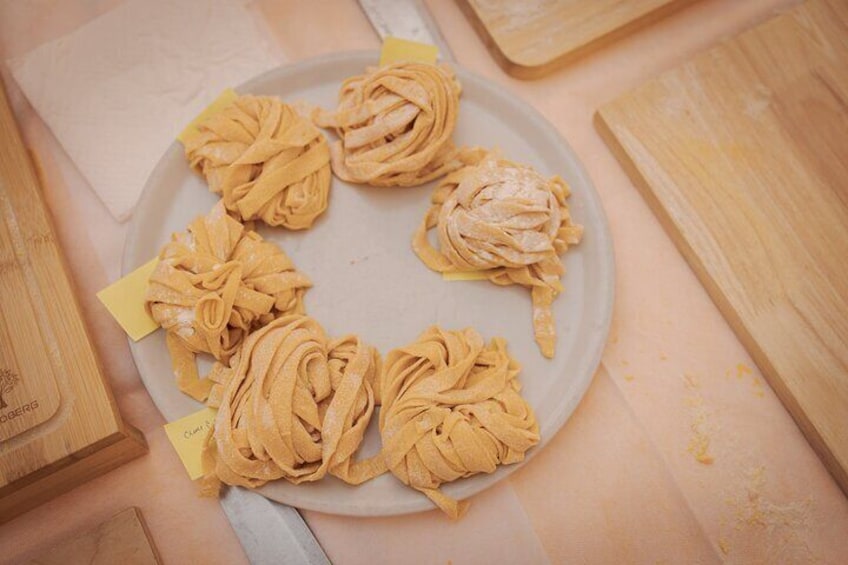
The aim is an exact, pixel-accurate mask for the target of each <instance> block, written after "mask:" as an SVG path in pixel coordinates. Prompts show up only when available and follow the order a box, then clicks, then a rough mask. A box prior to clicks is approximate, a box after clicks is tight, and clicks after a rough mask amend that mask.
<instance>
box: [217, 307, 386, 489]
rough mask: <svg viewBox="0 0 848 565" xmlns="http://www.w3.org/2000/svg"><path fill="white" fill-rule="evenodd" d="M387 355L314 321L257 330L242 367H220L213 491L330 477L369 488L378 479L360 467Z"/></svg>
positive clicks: (285, 321) (240, 359)
mask: <svg viewBox="0 0 848 565" xmlns="http://www.w3.org/2000/svg"><path fill="white" fill-rule="evenodd" d="M379 371H380V357H379V354H378V353H377V351H376V350H375V349H374V348H373V347H370V346H367V345H364V344H362V343H361V342H360V341H359V339H358V338H356V337H354V336H347V337H344V338H341V339H337V340H330V339H328V338H327V336H326V335H325V333H324V330H323V329H322V328H321V326H320V325H319V324H318V323H317V322H316V321H315V320H313V319H311V318H309V317H306V316H297V315H295V316H286V317H283V318H278V319H276V320H274V321H273V322H271V323H270V324H268V325H267V326H265V327H264V328H262V329H260V330H257V331H255V332H253V333H252V334H251V335H250V336H249V337H248V338H247V339H246V340H245V342H244V345H243V347H242V349H241V350H240V352H239V353H238V354H237V355H236V356H235V357H234V359H233V363H232V368H228V367H225V366H223V365H220V364H219V365H216V367H215V369H214V370H213V372H212V375H211V377H210V378H211V379H212V380H214V381H215V382H216V383H217V384H216V387H215V389H213V392H212V395H211V399H210V404H211V405H213V406H218V415H217V417H216V419H215V427H214V431H213V433H212V434H211V435H210V438H209V440H208V443H207V446H206V449H205V451H204V469H206V470H207V474H206V476H205V477H204V479H203V480H202V487H203V490H204V492H205V493H206V494H213V495H214V494H217V492H218V488H219V486H220V483H221V482H223V483H225V484H228V485H241V486H245V487H250V488H255V487H258V486H261V485H263V484H265V483H266V482H267V481H273V480H277V479H286V480H287V481H290V482H292V483H295V484H298V483H302V482H311V481H317V480H319V479H321V478H322V477H324V476H325V475H326V474H327V473H329V474H331V475H334V476H336V477H339V478H340V479H342V480H344V481H346V482H348V483H351V484H359V483H361V482H362V481H364V480H367V479H369V478H371V477H372V476H374V474H375V472H374V471H373V470H372V466H371V464H370V463H369V462H362V463H355V462H354V461H353V456H354V454H355V453H356V451H357V449H358V448H359V445H360V443H361V442H362V438H363V435H364V433H365V429H366V428H367V426H368V422H369V421H370V419H371V415H372V413H373V411H374V405H375V403H376V402H377V401H378V398H377V388H376V387H377V375H378V373H379Z"/></svg>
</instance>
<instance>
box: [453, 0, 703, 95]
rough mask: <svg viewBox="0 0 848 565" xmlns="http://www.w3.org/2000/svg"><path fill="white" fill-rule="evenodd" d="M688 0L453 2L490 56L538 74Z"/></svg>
mask: <svg viewBox="0 0 848 565" xmlns="http://www.w3.org/2000/svg"><path fill="white" fill-rule="evenodd" d="M691 1H692V0H528V1H523V2H516V1H513V0H457V2H458V4H459V6H460V8H461V9H462V11H463V12H464V13H465V15H466V16H467V17H468V19H469V20H470V21H471V23H472V25H473V26H474V28H475V29H476V30H477V33H478V34H479V35H480V37H481V38H482V39H483V41H484V42H485V43H486V46H487V47H488V48H489V51H490V52H491V53H492V55H493V56H494V58H495V60H497V61H498V63H499V64H500V65H501V67H503V69H504V70H506V71H507V72H508V73H509V74H511V75H513V76H516V77H518V78H527V79H532V78H538V77H540V76H543V75H545V74H547V73H549V72H551V71H553V70H555V69H557V68H558V67H560V66H561V65H564V64H567V63H568V62H570V61H572V60H574V59H576V58H577V57H581V56H583V55H586V54H587V53H589V52H591V51H593V50H595V49H598V48H600V47H603V46H604V45H606V44H608V43H610V42H611V41H614V40H616V39H618V38H620V37H622V36H624V35H627V34H629V33H632V32H633V31H635V30H637V29H638V28H640V27H642V26H645V25H647V24H649V23H651V22H652V21H654V20H656V19H658V18H661V17H663V16H665V15H667V14H669V13H671V12H672V11H673V10H675V9H677V8H679V7H681V6H683V5H685V4H687V3H689V2H691Z"/></svg>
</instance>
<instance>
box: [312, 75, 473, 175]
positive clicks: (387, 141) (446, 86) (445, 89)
mask: <svg viewBox="0 0 848 565" xmlns="http://www.w3.org/2000/svg"><path fill="white" fill-rule="evenodd" d="M460 91H461V89H460V86H459V82H457V80H456V77H455V76H454V74H453V71H451V70H450V69H449V68H448V67H446V66H438V65H431V64H427V63H417V62H400V63H394V64H391V65H386V66H383V67H379V68H374V69H369V70H368V71H367V72H366V73H365V74H363V75H360V76H355V77H351V78H349V79H347V80H346V81H345V82H344V83H343V84H342V87H341V90H340V92H339V103H338V107H337V108H336V110H335V111H331V112H328V111H324V110H315V111H314V112H313V116H312V118H313V121H314V122H315V123H316V124H317V125H319V126H320V127H325V128H334V129H335V130H336V132H337V133H338V135H339V138H340V139H339V140H338V141H337V142H335V143H333V144H332V145H331V147H330V152H331V155H332V166H333V172H335V174H336V175H337V176H338V177H339V178H341V179H342V180H346V181H350V182H356V183H364V184H370V185H374V186H416V185H419V184H423V183H425V182H429V181H430V180H432V179H435V178H437V177H440V176H442V175H444V174H445V173H447V172H449V171H451V170H453V169H456V168H457V167H460V166H461V165H462V159H463V158H464V155H465V151H462V152H461V151H460V150H458V149H457V148H456V146H455V145H454V143H453V141H452V140H451V136H452V135H453V131H454V128H455V127H456V117H457V112H458V110H459V95H460Z"/></svg>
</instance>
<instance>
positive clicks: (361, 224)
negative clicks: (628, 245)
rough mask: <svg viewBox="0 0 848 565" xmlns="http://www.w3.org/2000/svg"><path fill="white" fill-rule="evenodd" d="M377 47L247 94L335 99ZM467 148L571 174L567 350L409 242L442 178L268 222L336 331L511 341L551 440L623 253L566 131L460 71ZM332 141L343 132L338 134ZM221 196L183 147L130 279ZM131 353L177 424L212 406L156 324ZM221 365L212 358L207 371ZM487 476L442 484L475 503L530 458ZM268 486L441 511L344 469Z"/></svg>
mask: <svg viewBox="0 0 848 565" xmlns="http://www.w3.org/2000/svg"><path fill="white" fill-rule="evenodd" d="M377 58H378V55H377V53H376V52H357V53H348V54H343V55H335V56H331V57H322V58H318V59H313V60H310V61H306V62H304V63H300V64H297V65H292V66H286V67H282V68H278V69H275V70H272V71H270V72H268V73H265V74H263V75H262V76H260V77H257V78H255V79H253V80H251V81H249V82H247V83H245V84H244V85H242V86H240V87H238V88H237V90H238V91H239V92H241V93H253V94H265V95H274V96H279V97H280V98H282V99H283V100H286V101H288V102H294V101H297V100H305V101H308V102H311V103H314V104H319V105H321V106H322V107H325V108H332V107H334V106H335V102H336V96H337V93H338V88H339V85H340V84H341V82H342V81H343V80H344V79H346V78H348V77H350V76H353V75H357V74H361V73H362V72H363V71H364V70H365V68H366V67H367V66H370V65H373V64H374V63H375V62H376V61H377ZM456 72H457V76H458V78H459V80H460V82H461V84H462V89H463V94H462V98H461V103H460V112H459V122H458V125H457V128H456V133H455V136H454V138H455V140H456V142H457V143H458V144H467V145H482V146H487V147H493V146H495V147H498V148H500V149H501V150H502V152H503V155H504V156H506V157H508V158H509V159H512V160H514V161H517V162H520V163H528V164H530V165H532V166H534V167H536V168H537V169H538V170H539V171H540V172H542V173H543V174H545V175H553V174H559V175H561V176H562V177H563V178H564V179H565V180H566V181H567V182H568V184H569V185H570V187H571V189H572V196H571V198H570V200H569V203H570V207H571V210H572V215H573V216H574V218H575V220H576V221H577V222H578V223H581V224H583V225H584V226H585V236H584V238H583V241H582V242H581V243H580V245H578V246H576V247H574V248H572V249H571V250H569V251H568V252H567V253H566V254H565V256H564V257H563V260H564V262H565V266H566V269H567V272H566V274H565V276H564V278H563V284H564V285H565V288H566V290H565V292H564V293H562V294H561V295H560V296H559V297H558V298H557V299H556V301H555V302H554V315H555V318H556V328H557V345H556V357H555V358H554V359H553V360H547V359H545V358H544V357H542V355H541V354H540V353H539V350H538V348H537V347H536V344H535V342H534V341H533V328H532V323H531V306H530V293H529V292H528V291H527V290H526V289H524V288H520V287H517V286H515V287H507V288H504V287H498V286H495V285H493V284H491V283H489V282H486V281H473V282H470V281H461V282H448V281H444V280H442V278H441V277H440V276H439V275H438V274H437V273H434V272H432V271H430V270H429V269H427V267H425V266H424V264H423V263H422V262H421V261H419V260H418V258H417V257H416V256H415V254H414V253H413V252H412V249H411V245H410V242H411V239H412V234H413V232H414V231H415V229H416V228H417V227H418V225H419V223H420V222H421V220H422V218H423V217H424V213H425V212H426V211H427V208H428V207H429V199H430V194H431V191H432V189H433V186H434V185H435V183H430V184H428V185H424V186H420V187H415V188H373V187H367V186H358V185H351V184H348V183H345V182H342V181H340V180H339V179H337V178H334V179H333V184H332V188H331V192H330V206H329V209H328V210H327V212H326V213H325V214H323V215H322V216H321V217H320V218H319V219H318V221H317V222H316V223H315V225H314V226H313V227H312V228H311V229H309V230H307V231H299V232H289V231H287V230H284V229H282V228H279V229H271V228H267V227H264V226H263V228H261V229H260V230H259V231H260V233H261V234H262V235H263V236H264V237H266V238H268V239H270V240H272V241H274V242H276V243H277V244H279V245H280V246H282V248H283V249H284V250H285V251H286V253H287V254H289V256H290V257H291V258H292V259H293V261H294V263H295V265H296V267H297V268H298V269H299V270H301V271H303V272H304V273H306V274H307V275H308V276H309V277H310V278H311V279H312V281H313V283H314V285H315V286H314V288H312V289H310V290H309V291H308V292H307V293H306V311H307V312H308V313H309V315H310V316H313V317H314V318H316V319H317V320H318V321H319V322H320V323H321V324H322V325H323V326H324V328H325V329H326V331H327V333H328V335H330V336H333V337H337V336H341V335H343V334H347V333H355V334H358V335H359V336H361V337H362V338H363V339H364V340H365V342H366V343H370V344H372V345H374V346H376V347H377V348H378V349H379V350H380V352H381V353H383V354H384V355H385V354H386V353H387V352H388V351H389V350H391V349H392V348H395V347H398V346H402V345H404V344H407V343H409V342H411V341H413V340H415V339H416V337H417V336H418V335H419V334H420V333H421V332H423V331H424V330H425V329H426V328H427V327H428V326H430V325H433V324H438V325H440V326H441V327H443V328H445V329H459V328H464V327H467V326H472V327H474V328H476V329H477V330H478V331H479V332H480V333H481V334H482V335H483V337H484V338H486V339H487V340H488V339H490V338H492V337H495V336H502V337H504V338H506V340H507V342H508V344H509V352H510V353H511V354H512V355H513V356H514V357H515V358H516V359H517V360H518V361H519V362H520V363H521V365H522V367H523V369H522V371H521V374H520V375H519V378H520V380H521V383H522V386H523V394H524V396H525V398H526V399H527V401H528V402H529V403H530V405H531V406H532V407H533V410H534V411H535V412H536V417H537V419H538V421H539V426H540V428H541V436H542V440H541V444H540V445H538V446H536V447H534V448H533V449H531V450H530V451H529V452H528V453H527V458H528V459H529V458H530V457H532V456H533V455H534V454H535V453H537V452H538V451H539V449H541V447H542V446H543V445H544V444H545V442H547V441H548V440H549V439H551V437H552V436H553V435H554V433H556V431H557V430H558V429H559V428H560V427H561V426H562V425H563V424H564V423H565V421H566V419H567V418H568V417H569V416H570V415H571V413H572V412H573V411H574V409H575V408H576V406H577V404H578V402H579V401H580V398H581V397H582V396H583V393H584V392H585V391H586V389H587V388H588V386H589V383H590V381H591V379H592V375H593V373H594V371H595V369H596V368H597V366H598V363H599V362H600V357H601V350H602V349H603V346H604V342H605V340H606V336H607V332H608V330H609V324H610V315H611V311H612V302H613V255H612V244H611V240H610V235H609V230H608V227H607V222H606V218H605V216H604V212H603V210H602V208H601V204H600V202H599V200H598V196H597V194H596V192H595V190H594V188H593V187H592V183H591V181H590V180H589V177H588V176H587V175H586V172H585V171H584V170H583V167H582V166H581V164H580V163H579V161H578V160H577V157H576V156H575V155H574V153H573V152H572V150H571V149H570V148H569V146H568V145H567V144H566V143H565V141H564V140H563V139H562V138H561V137H560V136H559V134H558V133H557V131H556V130H555V129H554V128H553V127H552V126H551V125H550V124H549V123H548V122H546V121H545V120H544V118H542V117H541V116H540V115H539V114H538V113H537V112H536V111H535V110H533V109H532V108H530V107H529V106H528V105H527V104H525V103H523V102H521V101H520V100H518V99H517V98H515V97H514V96H511V95H510V94H509V93H508V92H507V91H505V90H504V89H503V88H502V87H500V86H498V85H495V84H492V83H490V82H488V81H486V80H484V79H481V78H479V77H477V76H475V75H473V74H471V73H469V72H467V71H465V70H463V69H461V68H458V69H456ZM330 137H331V138H332V135H331V134H330ZM217 199H218V197H217V196H216V195H214V194H212V193H210V192H209V191H208V189H207V187H206V184H205V182H204V181H203V179H202V178H200V177H199V176H198V175H196V174H195V173H193V172H192V171H191V170H190V169H189V167H188V165H187V163H186V160H185V158H184V156H183V150H182V146H181V145H180V144H178V143H177V142H174V143H173V144H172V145H171V146H170V147H169V148H168V150H167V151H166V152H165V154H164V155H163V156H162V159H161V160H160V161H159V164H158V165H157V166H156V168H155V169H154V171H153V173H152V174H151V176H150V178H149V179H148V181H147V185H146V186H145V189H144V192H143V194H142V196H141V200H140V201H139V203H138V206H137V208H136V210H135V214H134V217H133V221H132V225H131V226H130V230H129V235H128V237H127V243H126V248H125V251H124V259H123V272H124V274H126V273H128V272H130V271H132V270H133V269H135V268H137V267H138V266H140V265H142V264H144V263H145V262H147V261H148V260H149V259H150V258H152V257H154V256H156V255H157V254H158V252H159V249H160V248H161V246H162V245H163V244H164V243H166V242H167V241H169V238H170V235H171V233H172V232H176V231H182V230H184V229H185V228H186V226H187V225H188V224H189V222H190V221H191V220H192V219H193V218H195V217H197V216H198V215H201V214H206V213H208V211H209V210H210V209H211V208H212V206H213V204H214V203H215V202H216V201H217ZM131 348H132V353H133V357H134V358H135V363H136V366H137V367H138V370H139V373H140V374H141V378H142V379H143V381H144V384H145V385H146V386H147V390H148V391H149V392H150V395H151V396H152V397H153V401H154V402H155V403H156V406H158V408H159V410H161V411H162V414H163V415H164V416H165V418H167V419H168V420H169V421H173V420H176V419H178V418H180V417H182V416H185V415H187V414H189V413H191V412H194V411H196V410H198V409H199V408H200V407H201V405H200V404H199V403H197V402H195V401H194V400H192V399H191V398H189V397H187V396H184V395H183V394H182V393H180V392H179V391H178V390H177V387H176V385H175V383H174V378H173V376H172V373H171V365H170V359H169V356H168V351H167V349H166V347H165V336H164V332H162V331H157V332H154V333H153V334H151V335H150V336H148V337H146V338H144V339H143V340H141V341H139V342H138V343H131ZM208 366H209V364H208V363H207V362H206V361H204V362H203V365H202V366H201V370H205V369H206V368H207V367H208ZM379 446H380V438H379V431H378V427H377V418H376V417H375V418H374V419H373V421H372V422H371V427H370V428H369V429H368V433H367V435H366V439H365V442H364V443H363V447H362V449H361V453H360V457H365V456H369V455H371V454H373V453H376V452H377V451H378V450H379ZM519 465H520V464H517V465H508V466H503V467H501V468H499V469H498V470H497V471H496V472H494V473H492V474H490V475H477V476H474V477H469V478H467V479H463V480H459V481H456V482H454V483H451V484H447V485H444V486H443V489H444V491H445V493H446V494H448V495H450V496H453V497H455V498H458V499H464V498H467V497H469V496H471V495H473V494H475V493H478V492H480V491H481V490H483V489H485V488H487V487H489V486H491V485H493V484H495V483H496V482H497V481H499V480H501V479H503V478H504V477H506V476H507V475H508V474H509V473H511V472H513V471H515V469H516V468H517V467H518V466H519ZM260 492H261V493H262V494H263V495H265V496H267V497H268V498H271V499H273V500H276V501H279V502H283V503H286V504H289V505H291V506H295V507H298V508H306V509H310V510H318V511H321V512H328V513H333V514H347V515H358V516H385V515H392V514H404V513H409V512H417V511H421V510H428V509H431V508H433V505H432V503H431V502H430V501H429V500H428V499H427V498H426V497H425V496H424V495H422V494H420V493H419V492H417V491H415V490H413V489H411V488H408V487H406V486H404V485H403V484H402V483H401V482H400V481H399V480H397V479H396V478H394V477H393V476H392V475H391V474H385V475H383V476H381V477H378V478H376V479H374V480H372V481H369V482H367V483H365V484H363V485H360V486H357V487H352V486H349V485H346V484H345V483H343V482H342V481H340V480H338V479H336V478H334V477H329V476H328V477H326V478H325V479H324V480H321V481H319V482H317V483H311V484H304V485H292V484H290V483H288V482H286V481H277V482H274V483H270V484H268V485H266V486H264V487H263V488H262V489H260Z"/></svg>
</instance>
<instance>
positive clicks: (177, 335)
mask: <svg viewBox="0 0 848 565" xmlns="http://www.w3.org/2000/svg"><path fill="white" fill-rule="evenodd" d="M310 286H312V283H311V282H310V281H309V279H308V278H307V277H306V276H305V275H304V274H302V273H300V272H299V271H297V270H296V269H295V268H294V265H293V264H292V262H291V260H290V259H289V258H288V257H287V256H286V254H285V253H284V252H283V251H282V250H281V249H280V248H279V247H277V246H276V245H274V244H273V243H270V242H268V241H265V240H263V239H262V237H261V236H260V235H259V234H257V233H256V232H254V231H251V230H247V229H245V227H244V226H243V225H242V224H241V223H239V222H238V221H237V220H235V219H233V218H231V217H230V216H228V215H227V214H226V211H225V210H224V206H223V204H222V203H220V202H219V203H218V204H217V205H215V207H214V208H213V209H212V211H211V212H210V213H209V215H208V216H205V217H199V218H197V219H195V220H194V221H193V222H192V223H191V224H190V225H189V227H188V230H187V231H185V232H180V233H175V234H173V235H172V237H171V242H170V243H168V244H167V245H165V246H164V247H163V248H162V251H161V252H160V254H159V263H158V264H157V266H156V269H155V270H154V271H153V273H152V275H151V276H150V280H149V285H148V288H147V291H146V293H145V306H146V308H147V310H148V312H149V313H150V315H151V316H152V317H153V319H154V320H155V321H156V322H157V323H159V324H160V325H161V326H162V327H163V328H164V329H165V331H166V332H167V335H166V343H167V345H168V350H169V352H170V354H171V362H172V364H173V368H174V374H175V375H176V378H177V384H178V385H179V388H180V390H181V391H182V392H184V393H186V394H188V395H190V396H191V397H193V398H195V399H197V400H199V401H203V400H205V399H206V397H207V395H208V393H209V389H210V388H211V386H212V385H211V382H209V381H208V380H207V379H201V378H200V377H199V375H198V371H197V365H196V362H195V354H196V353H201V352H202V353H209V354H211V355H212V356H213V357H214V358H215V359H216V360H218V361H222V362H224V363H227V362H228V361H229V359H230V357H231V356H232V355H233V354H234V353H235V352H236V350H237V349H238V347H239V346H240V345H241V343H242V341H243V340H244V338H245V337H246V336H247V334H248V333H250V332H251V331H252V330H254V329H256V328H259V327H261V326H263V325H265V324H267V323H268V322H270V321H271V320H273V319H275V318H277V317H279V316H281V315H284V314H292V313H301V312H302V311H303V295H304V293H305V292H306V289H307V288H309V287H310Z"/></svg>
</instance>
